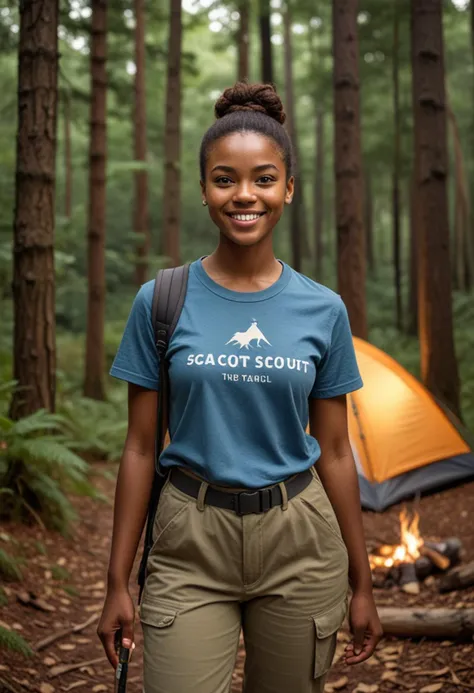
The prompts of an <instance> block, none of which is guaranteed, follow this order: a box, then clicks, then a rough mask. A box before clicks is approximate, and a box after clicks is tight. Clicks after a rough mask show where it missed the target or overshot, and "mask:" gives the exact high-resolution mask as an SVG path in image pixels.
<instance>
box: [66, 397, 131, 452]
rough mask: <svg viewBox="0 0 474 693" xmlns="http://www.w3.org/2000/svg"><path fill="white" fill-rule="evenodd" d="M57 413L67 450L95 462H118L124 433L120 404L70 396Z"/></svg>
mask: <svg viewBox="0 0 474 693" xmlns="http://www.w3.org/2000/svg"><path fill="white" fill-rule="evenodd" d="M59 411H60V413H61V414H62V417H63V421H64V430H65V431H66V435H67V440H68V446H69V447H70V448H71V449H74V450H75V451H76V452H78V453H80V454H81V455H87V457H89V458H92V459H95V460H111V461H114V462H115V461H117V460H119V459H120V456H121V454H122V448H123V442H124V440H125V434H126V431H127V420H126V419H127V417H126V413H125V411H123V406H122V405H121V403H120V402H118V403H113V402H97V401H95V400H92V399H88V398H86V397H74V398H72V399H69V400H66V401H64V402H63V403H62V404H61V405H60V407H59Z"/></svg>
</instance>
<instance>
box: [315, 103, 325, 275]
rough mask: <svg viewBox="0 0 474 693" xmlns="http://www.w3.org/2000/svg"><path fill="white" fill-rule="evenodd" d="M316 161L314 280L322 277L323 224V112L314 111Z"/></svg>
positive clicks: (319, 110)
mask: <svg viewBox="0 0 474 693" xmlns="http://www.w3.org/2000/svg"><path fill="white" fill-rule="evenodd" d="M315 121H316V132H315V136H316V160H315V172H314V194H313V198H314V214H313V217H314V252H315V256H316V266H315V270H316V278H317V280H318V281H322V275H323V256H324V241H323V222H324V112H323V110H322V108H317V109H316V118H315Z"/></svg>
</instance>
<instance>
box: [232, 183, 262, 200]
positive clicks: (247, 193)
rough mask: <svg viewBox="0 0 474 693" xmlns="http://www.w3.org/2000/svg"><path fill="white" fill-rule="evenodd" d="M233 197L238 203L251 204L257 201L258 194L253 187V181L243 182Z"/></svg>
mask: <svg viewBox="0 0 474 693" xmlns="http://www.w3.org/2000/svg"><path fill="white" fill-rule="evenodd" d="M232 199H233V202H236V203H237V204H239V203H240V204H250V203H252V202H256V201H257V196H256V194H255V192H254V191H253V189H252V184H251V183H245V182H242V183H241V184H240V185H239V187H238V188H237V191H236V192H235V195H234V196H233V198H232Z"/></svg>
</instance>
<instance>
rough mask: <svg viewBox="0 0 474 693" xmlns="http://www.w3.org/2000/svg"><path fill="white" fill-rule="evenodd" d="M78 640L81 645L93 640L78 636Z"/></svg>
mask: <svg viewBox="0 0 474 693" xmlns="http://www.w3.org/2000/svg"><path fill="white" fill-rule="evenodd" d="M76 642H77V643H79V645H85V644H86V643H88V642H92V640H91V638H83V637H81V638H76Z"/></svg>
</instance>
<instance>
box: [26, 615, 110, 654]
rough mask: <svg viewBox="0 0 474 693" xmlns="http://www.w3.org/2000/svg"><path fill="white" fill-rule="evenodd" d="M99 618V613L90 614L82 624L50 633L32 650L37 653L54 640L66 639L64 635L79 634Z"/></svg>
mask: <svg viewBox="0 0 474 693" xmlns="http://www.w3.org/2000/svg"><path fill="white" fill-rule="evenodd" d="M99 616H100V614H99V613H96V614H92V616H90V618H88V619H87V621H84V623H78V624H77V625H76V626H72V627H70V628H63V629H62V630H58V631H56V633H52V634H51V635H48V636H47V637H46V638H43V639H42V640H39V641H38V642H37V643H36V645H35V646H34V648H33V649H35V650H36V651H37V652H39V651H40V650H43V649H44V648H45V647H48V645H51V643H53V642H56V640H60V639H61V638H64V637H66V635H70V634H71V633H80V632H81V631H82V630H84V629H85V628H87V626H90V625H91V623H94V621H98V620H99Z"/></svg>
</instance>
